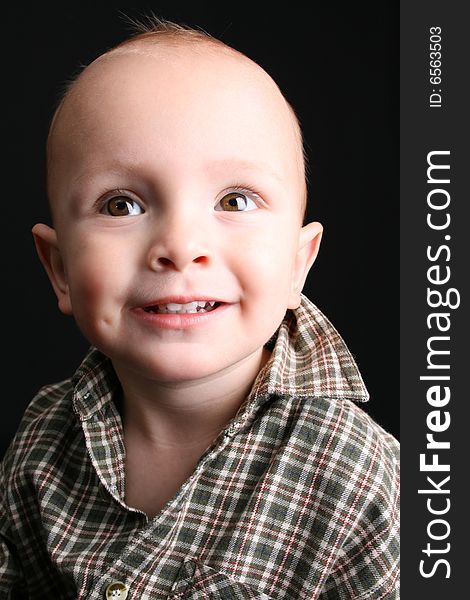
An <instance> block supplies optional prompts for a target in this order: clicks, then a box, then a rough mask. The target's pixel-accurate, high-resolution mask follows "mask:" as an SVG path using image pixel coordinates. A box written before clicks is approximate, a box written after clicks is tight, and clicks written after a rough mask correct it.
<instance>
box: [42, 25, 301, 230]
mask: <svg viewBox="0 0 470 600" xmlns="http://www.w3.org/2000/svg"><path fill="white" fill-rule="evenodd" d="M123 16H124V17H125V19H126V20H127V21H128V23H129V25H130V28H131V34H130V35H129V36H128V37H127V38H125V39H124V40H123V41H122V42H120V43H118V44H117V45H116V46H113V47H112V48H110V49H108V50H106V51H105V52H103V53H102V54H101V55H100V56H99V57H98V58H97V59H96V60H99V59H102V58H104V57H106V56H108V55H112V54H116V53H119V52H120V51H121V50H122V51H125V52H129V51H132V46H135V52H136V53H143V51H142V48H141V44H142V42H146V43H148V42H152V41H154V42H158V41H159V40H161V39H164V40H165V42H170V43H174V44H179V43H181V42H184V43H195V44H200V43H205V44H212V45H214V47H216V48H217V49H219V50H223V51H226V52H231V53H235V54H238V55H239V56H240V57H242V58H243V59H245V60H249V61H250V62H253V61H252V60H251V59H250V58H249V57H247V56H246V55H245V54H243V52H240V51H239V50H237V49H235V48H233V47H232V46H229V45H228V44H226V43H225V42H222V41H221V40H219V39H217V38H215V37H213V36H212V35H211V34H210V33H208V32H207V31H205V30H204V29H202V28H195V27H191V26H188V25H185V24H181V23H176V22H173V21H169V20H166V19H162V18H160V17H157V16H156V15H155V14H153V13H150V14H149V15H148V16H146V17H144V18H143V19H142V20H137V19H134V18H131V17H129V16H127V15H123ZM87 66H88V65H81V66H80V68H79V71H78V73H77V74H76V75H74V76H73V77H72V78H70V79H69V80H67V81H66V82H65V84H64V86H63V88H62V91H61V93H60V95H59V98H58V102H57V106H56V108H55V110H54V113H53V115H52V118H51V122H50V126H49V131H48V136H47V143H46V154H47V161H46V162H47V173H48V174H49V171H50V165H51V139H52V133H53V130H54V124H55V122H56V120H57V117H58V115H59V114H60V111H61V108H62V106H63V104H64V102H65V101H66V99H67V97H68V95H69V94H70V92H71V90H72V89H73V87H74V86H75V84H76V82H77V81H78V80H79V79H80V76H81V74H82V73H83V71H84V70H85V69H86V67H87ZM277 87H278V86H277ZM278 90H279V92H280V94H281V95H282V97H283V98H284V100H285V102H286V104H287V107H288V109H289V111H290V113H291V116H292V120H293V124H294V128H295V135H296V137H297V143H298V147H299V154H300V155H301V160H300V162H301V163H302V170H303V179H304V182H305V189H304V193H303V197H302V199H301V216H302V222H304V221H305V218H306V215H307V183H308V175H309V168H308V160H307V154H306V150H305V145H304V140H303V135H302V128H301V125H300V119H299V117H298V116H297V114H296V112H295V110H294V108H293V106H292V105H291V104H290V103H289V102H288V100H287V99H286V97H285V96H284V94H283V93H282V91H281V90H280V89H279V87H278ZM47 188H48V196H49V175H48V176H47Z"/></svg>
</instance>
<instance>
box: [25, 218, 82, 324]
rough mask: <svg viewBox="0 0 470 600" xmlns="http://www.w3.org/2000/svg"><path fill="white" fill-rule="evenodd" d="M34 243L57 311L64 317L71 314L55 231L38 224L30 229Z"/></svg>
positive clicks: (67, 288) (67, 289)
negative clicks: (55, 300) (54, 297)
mask: <svg viewBox="0 0 470 600" xmlns="http://www.w3.org/2000/svg"><path fill="white" fill-rule="evenodd" d="M32 232H33V237H34V243H35V244H36V250H37V252H38V255H39V258H40V259H41V262H42V264H43V266H44V268H45V269H46V272H47V274H48V276H49V279H50V281H51V283H52V287H53V288H54V292H55V294H56V296H57V300H58V303H59V309H60V310H61V311H62V312H63V313H64V314H66V315H71V314H72V305H71V302H70V295H69V286H68V284H67V277H66V273H65V268H64V262H63V260H62V256H61V254H60V250H59V245H58V243H57V233H56V231H55V229H52V227H49V226H48V225H44V224H43V223H38V224H37V225H35V226H34V227H33V229H32Z"/></svg>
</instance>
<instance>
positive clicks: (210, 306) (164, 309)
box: [144, 300, 221, 315]
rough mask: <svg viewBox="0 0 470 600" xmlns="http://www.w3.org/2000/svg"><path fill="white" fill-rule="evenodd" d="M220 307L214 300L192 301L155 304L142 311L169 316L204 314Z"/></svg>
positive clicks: (219, 303)
mask: <svg viewBox="0 0 470 600" xmlns="http://www.w3.org/2000/svg"><path fill="white" fill-rule="evenodd" d="M220 305H221V302H216V301H215V300H210V301H207V300H194V301H193V302H187V303H186V304H177V303H176V302H168V303H167V304H155V305H154V306H145V307H144V310H145V312H148V313H163V314H170V315H177V314H178V315H181V314H190V313H205V312H211V311H212V310H215V309H216V308H218V307H219V306H220Z"/></svg>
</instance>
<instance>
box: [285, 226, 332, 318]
mask: <svg viewBox="0 0 470 600" xmlns="http://www.w3.org/2000/svg"><path fill="white" fill-rule="evenodd" d="M322 233H323V227H322V225H321V223H317V222H313V223H309V224H308V225H305V226H304V227H302V228H301V230H300V232H299V245H298V248H297V254H296V257H295V262H294V268H293V271H292V281H291V291H290V296H289V303H288V305H287V308H298V307H299V305H300V294H301V292H302V290H303V287H304V284H305V280H306V279H307V275H308V272H309V271H310V268H311V266H312V265H313V263H314V262H315V259H316V257H317V254H318V250H319V249H320V242H321V236H322Z"/></svg>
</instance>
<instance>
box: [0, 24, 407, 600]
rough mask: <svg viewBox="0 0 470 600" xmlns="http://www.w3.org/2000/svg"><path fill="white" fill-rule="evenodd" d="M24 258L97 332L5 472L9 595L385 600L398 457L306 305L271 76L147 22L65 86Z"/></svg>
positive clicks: (306, 237) (294, 159)
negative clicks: (31, 253) (45, 216)
mask: <svg viewBox="0 0 470 600" xmlns="http://www.w3.org/2000/svg"><path fill="white" fill-rule="evenodd" d="M47 159H48V196H49V200H50V208H51V214H52V221H53V227H49V226H47V225H45V224H37V225H35V227H34V228H33V235H34V239H35V243H36V247H37V250H38V254H39V257H40V259H41V261H42V263H43V265H44V267H45V269H46V271H47V274H48V276H49V278H50V281H51V284H52V286H53V288H54V291H55V294H56V296H57V300H58V305H59V309H60V310H61V311H62V312H63V313H65V314H68V315H73V317H74V319H75V320H76V322H77V324H78V326H79V328H80V329H81V331H82V332H83V334H84V335H85V337H86V338H87V339H88V340H89V342H90V345H91V347H90V350H89V352H88V354H87V356H86V357H85V359H84V361H83V363H82V364H81V365H80V366H79V368H78V369H77V371H76V372H75V374H74V375H73V376H72V377H71V378H70V379H67V380H66V381H63V382H61V383H58V384H54V385H48V386H46V387H44V388H42V389H41V390H40V391H39V393H38V394H37V396H36V397H35V398H34V399H33V401H32V403H31V404H30V405H29V407H28V409H27V410H26V412H25V415H24V417H23V419H22V422H21V425H20V427H19V430H18V432H17V434H16V436H15V439H14V441H13V442H12V444H11V446H10V448H9V450H8V452H7V454H6V457H5V459H4V461H3V464H2V471H1V474H0V476H1V480H2V481H1V488H0V489H1V497H0V510H1V513H0V591H1V592H2V598H3V597H5V598H12V599H16V598H30V599H40V598H47V599H54V600H59V599H64V600H66V599H74V598H79V599H83V600H84V599H87V600H94V599H96V600H98V599H101V598H115V597H116V598H128V599H129V600H134V599H135V600H137V599H141V598H148V599H155V600H157V599H164V598H168V599H172V600H176V599H201V598H211V599H212V598H213V599H217V598H220V599H222V598H224V599H231V598H233V599H235V598H237V599H243V598H259V599H266V600H269V599H270V598H271V599H275V600H281V599H282V600H299V599H313V598H319V599H322V600H326V599H333V598H334V599H344V600H346V599H348V600H350V599H353V598H354V599H363V598H364V599H365V598H374V599H379V598H386V599H395V598H398V591H397V590H398V444H397V442H396V440H395V439H394V438H393V437H392V436H391V435H390V434H388V433H386V432H385V431H384V430H383V429H382V428H381V427H380V426H379V425H378V424H376V423H375V422H374V421H373V420H372V419H371V418H370V417H369V416H368V415H367V414H366V413H365V412H363V411H362V410H361V409H360V408H359V407H358V406H357V405H356V403H357V402H362V401H365V400H367V397H368V395H367V391H366V389H365V387H364V384H363V381H362V378H361V375H360V373H359V371H358V368H357V366H356V364H355V362H354V360H353V358H352V356H351V354H350V352H349V351H348V349H347V347H346V345H345V344H344V342H343V340H342V339H341V337H340V336H339V334H338V333H337V332H336V330H335V329H334V327H333V326H332V325H331V323H330V322H329V321H328V320H327V319H326V318H325V317H324V316H323V315H322V313H321V312H320V311H319V310H318V308H316V307H315V306H314V305H313V304H312V303H311V302H310V301H309V300H308V299H307V298H306V297H305V296H304V295H303V294H302V289H303V286H304V282H305V280H306V277H307V274H308V272H309V269H310V268H311V266H312V264H313V262H314V260H315V258H316V255H317V253H318V249H319V244H320V239H321V235H322V227H321V225H320V224H319V223H316V222H311V223H308V224H306V225H304V215H305V205H306V183H305V174H304V160H303V152H302V139H301V132H300V128H299V124H298V122H297V119H296V116H295V114H294V111H293V109H292V108H291V107H290V105H289V104H288V103H287V102H286V100H285V98H284V97H283V95H282V94H281V92H280V91H279V88H278V87H277V85H276V84H275V83H274V81H273V80H272V79H271V77H270V76H269V75H268V74H267V73H266V72H265V71H263V69H261V67H259V66H258V65H257V64H255V63H254V62H253V61H251V60H250V59H249V58H247V57H246V56H245V55H243V54H241V53H240V52H238V51H236V50H235V49H233V48H230V47H228V46H227V45H225V44H224V43H222V42H221V41H219V40H216V39H214V38H212V37H210V36H209V35H207V34H205V33H203V32H200V31H197V30H192V29H190V28H187V27H183V26H180V25H176V24H172V23H169V22H155V23H153V24H152V25H150V26H148V27H147V28H146V29H145V30H142V31H140V32H139V33H137V34H135V35H133V36H131V37H129V38H128V39H126V40H125V41H124V42H122V43H121V44H120V45H118V46H117V47H115V48H113V49H111V50H109V51H107V52H105V53H104V54H103V55H101V56H100V57H99V58H97V59H96V60H95V61H94V62H92V63H91V64H90V65H89V66H88V67H86V68H85V69H84V70H83V71H82V72H81V74H80V75H79V76H78V77H77V78H76V79H75V81H74V82H73V83H72V84H71V85H70V86H69V88H68V90H67V92H66V93H65V95H64V98H63V99H62V101H61V103H60V105H59V107H58V109H57V110H56V112H55V115H54V118H53V120H52V123H51V127H50V132H49V138H48V146H47Z"/></svg>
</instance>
